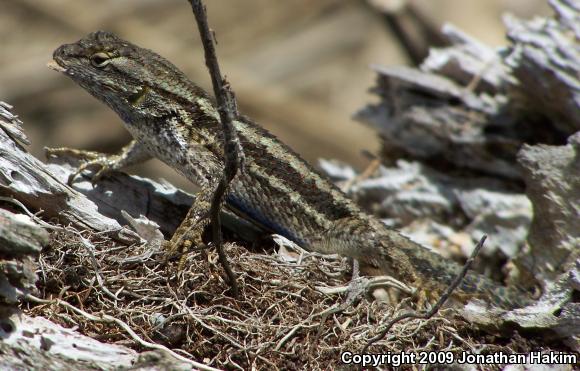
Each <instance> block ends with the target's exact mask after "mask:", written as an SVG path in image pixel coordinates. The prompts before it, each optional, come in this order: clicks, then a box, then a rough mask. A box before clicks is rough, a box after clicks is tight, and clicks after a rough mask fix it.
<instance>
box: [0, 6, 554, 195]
mask: <svg viewBox="0 0 580 371" xmlns="http://www.w3.org/2000/svg"><path fill="white" fill-rule="evenodd" d="M206 3H207V6H208V12H209V22H210V25H211V26H212V28H213V29H214V30H215V32H216V35H217V39H218V42H219V44H218V57H219V60H220V63H221V68H222V72H223V73H225V74H226V75H227V77H228V79H229V81H230V83H231V84H232V87H233V89H234V91H235V92H236V96H237V98H238V101H239V105H240V109H241V111H242V112H243V113H244V114H247V115H249V116H251V117H252V118H253V119H254V120H256V121H257V122H258V123H259V124H261V125H262V126H264V127H266V128H267V129H269V130H270V131H272V132H273V133H274V134H276V135H277V136H278V137H280V138H281V139H282V140H283V141H285V142H286V143H288V144H289V145H290V146H291V147H293V148H294V149H295V150H296V151H298V152H299V153H301V154H302V155H303V156H304V157H305V158H306V159H307V160H308V161H310V162H311V163H314V164H316V160H317V159H318V158H320V157H324V158H336V159H340V160H343V161H347V162H349V163H350V164H353V165H354V166H355V167H357V168H359V169H360V168H364V166H365V165H366V164H367V162H368V160H367V159H366V158H365V157H364V156H362V155H361V151H362V150H368V151H370V152H373V151H374V150H376V149H377V148H378V146H379V143H378V139H377V137H376V135H375V134H374V132H373V131H371V130H370V129H368V128H366V127H365V126H363V125H361V124H360V123H357V122H354V121H353V120H352V119H351V116H352V114H353V113H354V112H355V111H356V110H358V109H359V108H361V107H363V106H364V105H365V104H366V103H369V102H370V101H372V100H374V99H375V98H374V97H372V96H370V95H369V94H368V89H369V87H371V86H372V85H373V80H374V73H373V72H372V70H371V69H370V68H369V65H371V64H383V65H400V64H416V62H417V58H420V56H421V53H422V52H424V50H425V44H433V43H434V44H437V43H438V38H437V34H436V30H438V29H439V28H440V26H441V25H442V24H443V23H445V22H449V23H452V24H454V25H456V26H458V27H459V28H460V29H462V30H464V31H465V32H467V33H468V34H470V35H472V36H473V37H475V38H476V39H478V40H480V41H482V42H484V43H486V44H488V45H491V46H502V45H504V44H505V43H506V41H505V40H504V39H503V35H504V27H503V25H502V23H501V15H502V14H503V13H505V12H511V13H513V14H515V15H518V16H521V17H524V18H530V17H532V16H534V15H545V14H550V10H549V8H548V6H547V1H544V0H471V1H462V0H415V1H412V9H413V12H412V13H411V15H409V14H399V15H396V16H393V14H396V13H389V11H393V9H398V8H397V7H398V6H401V5H402V4H404V1H403V0H397V1H391V0H368V1H366V0H317V1H312V0H285V1H271V0H234V1H232V0H208V1H206ZM0 9H2V12H1V13H0V45H1V47H2V48H1V50H2V51H1V52H0V100H3V101H5V102H7V103H9V104H11V105H13V106H14V107H15V108H14V111H15V112H16V113H17V114H19V115H20V117H21V119H22V120H23V121H24V124H25V130H26V132H27V134H28V135H29V137H30V139H31V140H32V145H31V146H30V148H29V149H30V151H31V152H32V153H33V154H34V155H36V156H37V157H39V158H41V159H44V155H43V147H45V146H52V147H54V146H68V147H73V148H83V149H91V150H98V151H102V152H115V151H117V150H118V149H120V148H121V147H122V146H123V145H125V144H126V143H127V142H128V141H129V140H130V137H129V135H128V133H127V132H126V131H125V130H124V128H123V126H122V125H121V121H120V119H119V118H118V117H117V116H116V114H115V113H113V112H112V111H111V110H109V109H108V108H107V107H106V106H104V105H103V104H101V103H100V102H98V101H97V100H96V99H94V98H92V97H91V96H89V95H88V93H85V92H84V91H83V90H82V89H81V88H80V87H78V86H76V85H75V84H74V83H73V82H72V81H71V80H69V79H68V78H66V77H65V76H64V75H60V74H58V73H56V72H54V71H51V70H49V69H48V68H46V63H47V62H48V61H49V60H50V59H51V56H52V52H53V50H54V49H55V48H56V47H58V46H59V45H61V44H63V43H69V42H73V41H76V40H78V39H79V38H81V37H83V36H84V35H85V34H87V33H89V32H92V31H95V30H97V29H104V30H109V31H113V32H116V33H118V34H119V35H120V36H121V37H123V38H125V39H127V40H129V41H131V42H133V43H135V44H137V45H139V46H142V47H146V48H149V49H152V50H154V51H156V52H157V53H159V54H161V55H163V56H164V57H166V58H167V59H169V60H171V61H172V62H173V63H174V64H176V65H177V66H178V67H179V68H180V69H182V70H183V71H184V72H185V73H186V74H187V75H188V76H189V77H190V78H191V80H192V81H194V82H196V83H197V84H199V85H201V86H202V87H204V88H206V89H209V90H211V85H210V81H209V78H208V75H207V72H206V68H205V64H204V60H203V54H202V49H201V45H200V43H199V38H198V34H197V28H196V26H195V24H194V18H193V15H192V13H191V8H190V6H189V4H188V3H187V1H186V0H100V1H92V0H41V1H39V0H0ZM418 19H419V20H420V21H421V22H420V23H422V24H423V25H424V26H425V25H426V26H428V27H423V28H422V29H421V28H420V27H419V29H421V30H422V32H413V30H415V31H416V30H417V27H413V24H414V23H415V24H416V22H413V21H417V20H418ZM402 38H403V39H404V38H411V39H412V40H411V44H413V45H416V46H417V45H418V47H417V50H412V48H411V50H410V49H409V48H406V47H404V43H402V42H401V39H402ZM422 44H423V45H422ZM421 45H422V46H421ZM132 170H133V171H136V172H138V173H140V174H142V175H145V176H151V177H153V178H160V177H163V178H166V179H168V180H170V181H171V182H173V183H174V184H176V185H178V186H182V187H185V188H190V189H191V185H189V184H187V182H185V181H184V180H183V179H181V178H180V177H179V176H178V175H177V174H175V173H174V172H173V171H172V170H171V169H169V168H168V167H166V166H164V165H163V164H161V163H160V162H158V161H151V162H149V163H147V164H145V165H143V166H140V167H139V168H136V169H132Z"/></svg>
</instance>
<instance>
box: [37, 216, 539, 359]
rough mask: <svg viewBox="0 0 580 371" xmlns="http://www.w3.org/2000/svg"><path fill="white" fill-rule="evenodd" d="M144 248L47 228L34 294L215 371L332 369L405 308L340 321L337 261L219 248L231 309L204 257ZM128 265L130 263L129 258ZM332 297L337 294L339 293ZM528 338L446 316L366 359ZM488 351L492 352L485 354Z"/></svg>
mask: <svg viewBox="0 0 580 371" xmlns="http://www.w3.org/2000/svg"><path fill="white" fill-rule="evenodd" d="M148 249H150V247H148V245H146V244H145V245H142V246H137V245H134V246H126V245H121V244H118V243H116V242H114V241H113V240H111V239H109V238H108V237H106V236H105V235H104V234H98V233H92V232H89V231H83V232H79V231H77V230H75V229H73V228H72V227H70V226H69V227H62V228H55V229H54V230H53V232H52V234H51V242H50V244H49V247H48V248H47V249H46V250H45V251H44V252H43V254H42V256H41V259H40V269H39V272H38V274H39V281H38V286H39V290H40V296H41V297H42V298H45V299H53V298H58V299H61V300H63V301H66V302H67V303H69V304H70V306H73V307H76V308H78V309H80V311H83V312H84V313H88V314H90V315H92V316H96V317H99V316H103V315H107V316H110V317H114V318H116V319H117V320H118V321H119V322H122V323H125V324H127V325H128V326H129V327H130V328H131V329H132V330H133V331H135V333H136V334H137V336H138V337H140V338H141V339H143V340H144V341H145V342H154V343H160V344H163V345H165V346H166V347H168V348H170V349H172V350H173V351H174V352H175V353H177V354H179V355H182V356H184V357H186V358H189V359H193V360H196V361H197V362H202V363H204V364H207V365H210V366H212V367H217V368H228V369H248V368H250V367H257V368H259V369H263V368H268V369H286V368H294V367H296V366H302V367H304V366H305V365H308V368H309V369H328V368H329V367H338V366H339V365H340V353H341V352H343V351H352V352H359V351H360V350H361V349H362V348H363V346H364V345H365V344H366V343H367V341H368V339H370V338H371V337H373V336H375V335H376V334H377V333H378V332H379V331H380V330H381V326H384V325H385V324H386V323H387V322H389V320H390V319H391V318H393V317H394V316H396V315H399V314H401V313H404V312H405V311H407V310H408V308H406V307H405V302H406V301H403V303H402V304H400V305H399V306H398V307H396V308H394V307H392V306H390V305H388V304H385V303H380V302H378V301H373V300H369V298H363V299H362V300H360V301H358V302H356V303H354V304H353V305H352V306H350V307H348V308H346V310H344V311H342V312H337V313H333V314H331V315H325V313H327V312H329V311H331V310H332V309H335V308H336V307H337V306H339V305H340V304H342V303H343V302H344V301H345V297H344V295H343V294H339V295H331V294H328V293H326V294H325V293H323V292H322V291H326V292H329V291H328V290H320V289H318V287H324V286H327V287H328V286H332V287H337V286H344V285H346V284H347V283H348V277H347V276H346V275H345V274H344V272H346V271H347V264H346V260H344V259H341V258H337V257H326V256H325V257H323V256H320V255H317V254H311V253H307V252H305V251H302V252H300V256H299V258H298V259H296V261H289V260H288V258H287V257H284V256H281V255H278V254H265V253H253V252H250V251H248V250H247V249H246V248H243V247H240V246H238V245H235V244H227V245H226V250H227V253H228V256H230V257H231V260H232V263H233V268H234V269H235V270H236V272H237V273H238V275H239V284H240V289H241V300H235V299H233V298H231V297H230V296H229V295H228V294H227V290H228V287H229V286H228V285H227V283H226V282H225V281H224V279H223V276H222V271H221V267H220V265H219V263H218V262H217V254H216V253H215V252H214V251H212V250H207V251H198V252H195V253H192V254H190V255H189V256H187V263H186V265H185V267H186V268H185V270H184V271H183V272H181V273H179V274H177V272H176V269H175V264H176V263H175V262H166V261H165V258H164V255H163V252H162V251H154V252H153V254H150V253H149V252H150V251H147V250H148ZM136 257H137V258H136ZM337 291H340V290H337ZM28 305H29V308H28V310H27V312H28V314H30V315H32V316H44V317H46V318H48V319H50V320H52V321H55V322H57V323H60V324H62V325H64V326H67V327H77V328H78V329H79V331H81V332H82V333H83V334H85V335H88V336H91V337H93V338H96V339H98V340H100V341H104V342H110V343H116V344H122V345H126V346H130V347H132V348H134V349H137V350H140V351H141V350H146V349H145V347H143V346H141V345H139V343H138V342H136V341H135V339H134V338H133V337H131V336H130V335H129V334H128V333H127V331H125V329H123V327H122V326H119V325H118V323H115V322H109V323H103V322H102V321H91V320H87V318H86V315H85V316H83V315H81V314H79V313H80V311H75V310H70V309H71V307H70V306H63V305H58V304H56V303H55V302H51V303H50V304H47V303H44V304H38V303H36V304H35V303H33V302H30V303H29V304H28ZM529 342H530V341H529V340H526V339H522V338H518V337H515V338H512V339H511V340H507V342H506V343H505V344H504V345H498V344H500V341H498V339H495V338H493V337H488V335H485V334H483V333H480V332H477V331H475V330H474V329H472V328H470V325H469V324H468V323H467V322H465V321H463V320H461V319H460V318H459V317H458V316H457V315H455V312H454V311H453V310H452V309H445V310H443V311H441V312H440V313H439V314H438V315H437V316H435V317H433V318H431V319H430V320H427V321H424V320H415V319H414V320H409V321H402V322H400V323H398V324H396V325H395V326H394V328H393V329H392V331H391V332H390V333H389V335H388V336H387V337H386V338H385V339H383V340H381V341H379V342H377V343H376V344H375V345H373V346H372V347H371V349H370V351H371V352H373V353H375V352H381V353H386V352H392V353H400V352H403V351H405V352H421V351H428V350H447V351H452V352H461V351H463V350H465V351H469V352H475V351H477V352H484V353H485V352H487V351H489V352H492V351H493V352H497V351H499V350H504V351H509V352H521V351H525V350H528V349H530V348H532V346H531V344H529ZM492 344H493V345H492Z"/></svg>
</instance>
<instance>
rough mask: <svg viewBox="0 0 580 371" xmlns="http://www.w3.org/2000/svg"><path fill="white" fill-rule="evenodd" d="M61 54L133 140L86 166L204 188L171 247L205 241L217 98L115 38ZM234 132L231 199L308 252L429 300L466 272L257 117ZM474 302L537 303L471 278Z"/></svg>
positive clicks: (57, 61) (461, 291)
mask: <svg viewBox="0 0 580 371" xmlns="http://www.w3.org/2000/svg"><path fill="white" fill-rule="evenodd" d="M53 58H54V61H53V63H52V68H54V69H56V70H59V71H61V72H63V73H64V74H66V75H67V76H69V77H70V78H72V79H73V80H74V81H75V82H77V83H78V84H79V85H80V86H82V87H83V88H84V89H85V90H87V91H88V92H89V93H90V94H92V95H93V96H94V97H96V98H97V99H99V100H101V101H103V102H105V103H106V104H107V105H108V106H109V107H111V108H112V109H113V110H114V111H115V112H117V114H119V116H120V117H121V118H122V119H123V122H124V124H125V126H126V128H127V129H128V130H129V132H130V133H131V134H132V136H133V138H134V141H133V142H132V143H131V144H130V145H129V146H127V147H126V148H125V149H124V151H123V152H122V153H121V154H119V155H116V157H108V158H101V159H96V160H94V161H92V162H91V163H89V164H88V166H92V165H98V166H101V167H103V168H104V169H106V170H108V169H119V168H122V167H124V166H127V165H130V164H133V163H135V162H140V161H143V160H145V159H148V158H150V157H157V158H159V159H160V160H161V161H163V162H165V163H166V164H167V165H169V166H171V167H172V168H174V169H176V170H177V171H178V172H179V173H181V174H182V175H183V176H184V177H186V178H187V179H189V180H190V181H192V182H194V183H196V184H197V185H199V186H200V187H201V189H202V191H201V192H200V194H199V195H198V197H197V200H196V204H194V205H193V206H192V208H191V210H190V213H189V215H188V217H187V218H186V220H184V222H183V223H182V225H181V226H180V227H179V228H178V230H177V231H176V233H175V235H174V237H173V238H172V239H171V245H172V246H173V247H174V248H176V247H179V245H181V244H186V245H190V244H196V243H198V242H199V234H200V231H201V230H203V227H204V226H205V224H206V223H207V219H206V216H207V208H208V206H209V205H208V200H209V198H210V196H211V194H212V192H213V189H214V187H215V185H216V183H217V181H218V180H219V178H220V175H221V172H222V169H223V136H222V131H221V124H220V122H219V116H218V113H217V111H216V108H215V107H214V103H213V101H212V99H211V98H210V97H209V95H208V94H207V93H206V92H205V91H203V90H202V89H201V88H199V87H198V86H197V85H195V84H194V83H192V82H191V81H190V80H189V79H188V78H187V77H186V76H185V75H184V74H183V73H182V72H180V71H179V70H178V69H177V68H176V67H175V66H174V65H172V64H171V63H170V62H168V61H167V60H165V59H164V58H162V57H160V56H159V55H157V54H155V53H153V52H152V51H150V50H147V49H142V48H140V47H138V46H136V45H133V44H131V43H129V42H127V41H124V40H122V39H120V38H118V37H117V36H115V35H114V34H112V33H108V32H103V31H97V32H94V33H91V34H89V35H87V36H86V37H85V38H83V39H81V40H80V41H78V42H76V43H73V44H66V45H62V46H61V47H59V48H58V49H57V50H56V51H55V52H54V56H53ZM234 126H235V128H236V130H237V133H238V136H239V138H240V141H241V144H242V147H243V149H244V154H245V157H246V159H245V167H244V169H243V170H242V171H241V172H240V173H239V174H238V175H237V176H236V178H235V179H234V181H233V182H232V184H231V187H230V191H229V194H228V196H227V197H226V202H227V204H228V206H229V207H230V208H231V209H232V210H234V211H235V212H237V213H239V214H241V215H243V216H245V217H247V218H250V219H252V220H253V221H254V222H256V223H259V224H261V225H263V226H264V227H266V228H267V229H269V230H271V231H272V232H275V233H278V234H281V235H283V236H285V237H287V238H289V239H290V240H293V241H294V242H296V243H298V244H299V245H301V246H302V247H304V248H305V249H308V250H312V251H317V252H320V253H324V254H331V253H338V254H341V255H343V256H348V257H352V258H355V259H358V260H359V261H360V262H361V264H366V265H368V266H371V267H374V268H377V269H379V270H380V271H381V272H382V273H384V274H390V275H392V276H394V277H395V278H397V279H399V280H401V281H403V282H405V283H407V284H409V285H412V286H414V287H417V288H420V289H421V291H422V292H423V294H425V295H427V297H428V298H436V297H437V296H438V295H440V294H441V293H442V292H443V291H444V290H445V288H446V287H447V286H448V285H449V284H450V283H451V281H452V280H453V278H454V277H455V276H456V275H457V274H458V273H459V271H460V270H461V267H460V266H459V265H457V264H455V263H453V262H451V261H448V260H446V259H444V258H442V257H441V256H440V255H437V254H435V253H433V252H431V251H429V250H427V249H426V248H424V247H423V246H420V245H418V244H416V243H414V242H412V241H411V240H409V239H408V238H406V237H404V236H402V235H401V234H399V233H398V232H396V231H394V230H392V229H389V228H388V227H386V226H385V225H384V224H383V223H381V222H380V221H378V220H377V219H375V218H373V217H372V216H370V215H368V214H367V213H365V212H363V211H362V210H361V209H360V208H359V207H358V206H357V205H356V204H355V203H354V202H352V201H351V200H350V199H349V198H348V197H347V196H346V195H345V194H344V193H342V192H341V191H340V190H339V189H338V188H337V187H336V186H334V185H333V184H332V182H330V181H329V180H328V179H327V178H326V177H324V176H322V175H320V174H319V173H318V172H317V171H316V170H315V169H314V168H312V167H311V166H310V165H309V164H308V163H306V162H305V161H304V160H303V159H302V158H301V157H300V156H299V155H298V154H296V153H295V152H293V151H292V150H291V149H290V148H289V147H287V146H286V145H285V144H284V143H282V142H280V141H279V140H278V139H277V138H275V137H274V136H273V135H271V134H270V133H268V132H267V131H266V130H264V129H263V128H262V127H260V126H259V125H257V124H255V123H254V122H252V121H251V120H250V119H248V118H246V117H243V116H242V117H239V118H238V119H237V120H236V121H235V122H234ZM176 245H177V246H176ZM474 297H478V298H481V299H483V300H486V301H491V302H493V303H495V304H496V305H498V306H501V307H506V308H511V307H517V306H521V305H523V304H525V303H527V302H528V300H529V299H527V298H526V297H525V296H524V295H522V292H521V291H519V290H517V289H515V288H507V287H502V286H499V285H497V284H495V283H494V282H492V281H490V280H489V279H487V278H486V277H484V276H482V275H479V274H475V273H469V274H468V275H467V277H466V278H465V279H464V280H463V282H462V284H461V285H460V287H459V288H458V289H457V290H456V291H455V298H457V299H461V300H462V301H464V300H465V299H469V298H474Z"/></svg>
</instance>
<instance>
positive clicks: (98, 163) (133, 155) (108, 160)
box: [46, 140, 152, 185]
mask: <svg viewBox="0 0 580 371" xmlns="http://www.w3.org/2000/svg"><path fill="white" fill-rule="evenodd" d="M46 154H47V156H51V155H53V156H62V155H67V156H73V157H77V158H82V159H84V160H86V161H85V162H84V163H83V164H82V165H81V166H79V167H78V168H77V169H76V171H75V172H74V173H72V174H71V175H70V176H69V178H68V184H69V185H70V184H72V183H73V182H74V180H75V178H76V177H78V176H79V175H80V174H81V173H82V172H83V171H85V170H87V169H90V168H98V170H97V172H96V173H95V175H93V177H92V180H91V181H92V182H93V183H95V182H97V181H98V180H99V179H101V178H102V177H103V176H104V175H105V174H106V173H108V172H111V171H114V170H120V169H122V168H124V167H127V166H130V165H135V164H138V163H141V162H144V161H146V160H149V159H150V158H151V157H152V156H151V154H150V153H149V152H148V151H147V150H146V149H145V147H144V145H143V144H141V143H140V142H138V141H137V140H132V141H131V142H130V143H129V144H128V145H126V146H125V147H123V149H122V150H121V152H119V153H117V154H105V153H99V152H93V151H85V150H79V149H72V148H64V147H63V148H47V149H46Z"/></svg>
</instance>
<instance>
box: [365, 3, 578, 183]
mask: <svg viewBox="0 0 580 371" xmlns="http://www.w3.org/2000/svg"><path fill="white" fill-rule="evenodd" d="M551 5H552V7H553V8H554V10H555V11H556V14H557V19H544V18H542V19H536V20H532V21H520V20H516V19H515V18H513V17H506V25H507V27H508V31H507V33H508V37H509V39H510V41H511V42H512V45H511V46H510V47H509V48H508V49H507V50H503V51H496V50H493V49H491V48H489V47H486V46H485V45H483V44H481V43H479V42H478V41H476V40H474V39H473V38H470V37H469V36H467V35H465V34H463V33H462V32H461V31H459V30H457V29H455V28H453V27H451V26H447V27H446V28H445V29H444V35H445V36H446V37H447V38H448V40H449V41H450V42H451V43H452V44H453V46H451V47H449V48H444V49H436V50H433V51H432V53H431V55H430V56H429V58H428V59H427V60H426V61H425V63H423V65H422V71H418V70H415V69H411V68H400V67H375V69H376V70H377V73H378V80H377V86H376V87H375V88H374V90H373V91H374V92H375V93H376V94H378V95H379V96H380V97H381V102H380V103H378V104H373V105H369V106H367V107H366V108H365V109H363V110H361V111H360V112H358V114H357V115H356V118H357V119H359V120H361V121H363V122H365V123H368V124H371V125H372V126H373V127H375V128H377V130H378V131H379V133H380V135H381V137H382V139H383V143H384V144H383V156H384V158H385V159H386V160H387V161H389V162H391V163H392V162H393V161H394V160H395V159H397V158H400V157H403V158H411V159H417V160H419V161H421V162H423V163H425V164H428V165H430V166H433V167H435V168H437V169H439V170H442V171H445V172H452V171H461V172H462V173H465V172H466V171H467V174H464V175H468V176H469V174H470V173H471V174H472V175H471V176H473V175H477V174H482V173H483V174H488V175H493V176H498V177H501V178H504V179H506V180H508V181H509V182H512V185H513V184H515V183H513V181H514V180H516V181H521V180H522V175H521V172H520V169H519V168H518V166H517V162H516V154H517V151H518V150H519V148H520V147H521V146H522V145H523V144H524V143H530V144H533V143H538V142H539V143H547V144H562V143H564V142H565V139H566V137H567V136H569V135H571V134H572V133H574V132H575V131H577V130H580V118H579V117H580V114H579V113H580V110H579V106H580V80H579V79H578V76H580V48H578V41H577V40H578V38H579V37H580V35H579V34H578V27H577V24H578V23H579V22H580V16H579V14H580V10H579V8H578V5H574V4H573V3H572V2H569V1H565V0H562V1H556V0H554V1H552V2H551ZM520 184H521V183H520Z"/></svg>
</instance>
